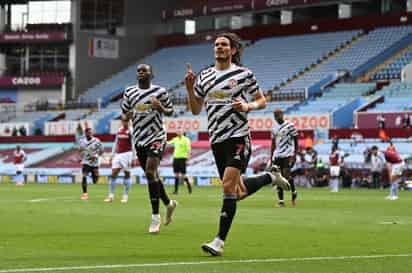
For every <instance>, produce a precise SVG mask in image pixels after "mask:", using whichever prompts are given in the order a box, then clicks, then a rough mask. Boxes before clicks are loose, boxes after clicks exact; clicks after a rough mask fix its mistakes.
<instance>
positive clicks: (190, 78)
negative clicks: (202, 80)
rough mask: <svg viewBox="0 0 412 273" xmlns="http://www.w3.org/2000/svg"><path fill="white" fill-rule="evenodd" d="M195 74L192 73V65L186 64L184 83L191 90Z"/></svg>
mask: <svg viewBox="0 0 412 273" xmlns="http://www.w3.org/2000/svg"><path fill="white" fill-rule="evenodd" d="M195 80H196V75H195V74H194V73H193V69H192V65H191V64H190V63H188V64H186V75H185V85H186V88H187V89H188V90H192V89H193V86H194V84H195Z"/></svg>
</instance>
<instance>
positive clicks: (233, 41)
mask: <svg viewBox="0 0 412 273" xmlns="http://www.w3.org/2000/svg"><path fill="white" fill-rule="evenodd" d="M220 37H224V38H226V39H228V40H229V41H230V48H236V53H235V54H234V55H233V56H232V63H234V64H236V65H239V66H240V65H241V61H240V59H241V56H242V52H243V45H242V43H241V39H240V37H239V36H238V35H237V34H236V33H233V32H224V33H220V34H218V35H217V36H216V39H217V38H220Z"/></svg>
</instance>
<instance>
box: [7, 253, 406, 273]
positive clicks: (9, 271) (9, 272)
mask: <svg viewBox="0 0 412 273" xmlns="http://www.w3.org/2000/svg"><path fill="white" fill-rule="evenodd" d="M396 257H412V253H406V254H382V255H365V256H336V257H333V256H331V257H297V258H273V259H247V260H215V261H197V262H195V261H193V262H172V263H168V262H165V263H143V264H112V265H90V266H67V267H44V268H19V269H3V270H0V273H18V272H25V273H26V272H50V271H70V270H91V269H119V268H139V267H165V266H182V265H183V266H184V265H213V264H217V265H219V264H245V263H279V262H302V261H327V260H360V259H381V258H396ZM216 259H219V258H216Z"/></svg>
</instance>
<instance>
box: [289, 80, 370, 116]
mask: <svg viewBox="0 0 412 273" xmlns="http://www.w3.org/2000/svg"><path fill="white" fill-rule="evenodd" d="M374 89H375V84H374V83H358V84H346V83H342V84H336V85H335V86H334V87H333V88H328V89H326V90H325V92H324V93H323V94H322V96H321V97H319V98H315V99H309V100H307V101H306V102H303V103H302V104H301V105H299V106H298V107H297V109H295V110H292V111H290V114H302V113H330V112H332V111H334V110H336V109H337V108H339V107H342V106H344V105H345V104H347V103H348V102H350V101H351V100H353V99H355V98H357V97H360V96H364V95H368V94H369V93H370V92H372V91H373V90H374Z"/></svg>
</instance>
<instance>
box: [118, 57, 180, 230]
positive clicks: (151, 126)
mask: <svg viewBox="0 0 412 273" xmlns="http://www.w3.org/2000/svg"><path fill="white" fill-rule="evenodd" d="M136 72H137V73H136V76H137V84H135V85H132V86H129V87H127V88H126V90H125V91H124V93H123V101H122V105H121V107H122V112H123V115H124V116H127V117H131V120H132V123H133V144H134V148H135V150H136V155H137V158H138V159H139V162H140V166H141V167H142V169H143V171H144V172H145V174H146V178H147V182H148V188H149V196H150V203H151V206H152V222H151V224H150V226H149V233H152V234H156V233H159V231H160V224H161V220H160V213H159V200H161V201H162V203H163V204H164V205H165V206H166V215H165V220H164V224H165V225H168V224H170V223H171V222H172V215H173V213H174V211H175V209H176V206H177V202H176V201H175V200H170V199H169V196H168V195H167V193H166V191H165V188H164V186H163V183H162V181H161V180H160V179H159V171H158V169H159V164H160V160H161V158H162V156H163V152H164V149H165V146H166V130H165V128H164V125H163V115H166V116H170V115H172V114H173V111H174V110H173V104H172V102H171V100H170V99H169V94H168V92H167V91H166V89H165V88H163V87H161V86H158V85H155V84H152V78H153V71H152V67H151V66H150V65H148V64H139V65H138V66H137V71H136Z"/></svg>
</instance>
